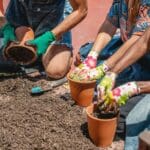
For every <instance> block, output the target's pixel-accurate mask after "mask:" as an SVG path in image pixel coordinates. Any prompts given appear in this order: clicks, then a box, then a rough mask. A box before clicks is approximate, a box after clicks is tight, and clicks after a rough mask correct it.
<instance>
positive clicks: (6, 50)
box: [4, 41, 37, 65]
mask: <svg viewBox="0 0 150 150" xmlns="http://www.w3.org/2000/svg"><path fill="white" fill-rule="evenodd" d="M11 43H12V44H14V45H11ZM11 43H10V44H9V45H8V46H7V47H6V48H5V50H4V52H5V54H4V55H7V56H8V57H10V56H9V53H8V49H9V48H22V47H24V48H26V49H28V48H29V49H30V50H31V51H32V53H34V54H35V55H34V57H33V58H32V59H31V60H30V61H28V62H21V61H16V62H17V63H22V64H24V65H28V64H31V63H33V62H34V61H35V60H36V59H37V55H36V52H35V51H34V48H33V47H32V46H28V45H19V43H17V42H13V41H12V42H11ZM14 61H15V60H14Z"/></svg>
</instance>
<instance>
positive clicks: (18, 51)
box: [4, 26, 37, 65]
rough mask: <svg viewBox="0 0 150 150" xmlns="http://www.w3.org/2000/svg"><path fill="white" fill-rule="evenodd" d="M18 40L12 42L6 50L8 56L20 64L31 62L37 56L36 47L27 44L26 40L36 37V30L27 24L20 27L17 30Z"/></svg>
mask: <svg viewBox="0 0 150 150" xmlns="http://www.w3.org/2000/svg"><path fill="white" fill-rule="evenodd" d="M15 33H16V37H17V42H10V43H9V45H8V46H7V47H6V49H5V50H4V54H5V56H6V57H8V58H10V59H12V60H13V61H15V62H16V63H19V64H26V65H27V64H31V63H33V62H34V61H35V60H36V58H37V55H36V50H35V47H33V46H29V45H26V41H28V40H33V39H34V32H33V30H32V29H31V28H29V27H26V26H21V27H18V28H17V29H16V30H15Z"/></svg>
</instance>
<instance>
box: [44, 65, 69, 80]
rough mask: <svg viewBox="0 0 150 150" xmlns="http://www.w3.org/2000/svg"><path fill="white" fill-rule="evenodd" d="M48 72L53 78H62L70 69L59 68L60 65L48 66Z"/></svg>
mask: <svg viewBox="0 0 150 150" xmlns="http://www.w3.org/2000/svg"><path fill="white" fill-rule="evenodd" d="M45 71H46V74H47V76H48V77H50V78H53V79H61V78H63V77H64V76H65V75H66V74H67V72H68V71H69V69H66V68H58V67H54V68H53V67H47V68H46V69H45Z"/></svg>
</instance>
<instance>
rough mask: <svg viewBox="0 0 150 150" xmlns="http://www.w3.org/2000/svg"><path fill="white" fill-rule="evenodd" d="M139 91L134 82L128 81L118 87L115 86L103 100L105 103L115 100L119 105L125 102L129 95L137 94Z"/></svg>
mask: <svg viewBox="0 0 150 150" xmlns="http://www.w3.org/2000/svg"><path fill="white" fill-rule="evenodd" d="M139 93H140V88H139V87H138V86H137V84H136V82H128V83H126V84H123V85H121V86H119V87H116V88H115V89H113V90H112V91H109V92H108V93H107V96H106V97H105V102H106V104H111V103H112V102H115V103H117V104H119V105H120V106H121V105H124V104H126V102H127V100H128V99H129V98H130V97H132V96H134V95H138V94H139Z"/></svg>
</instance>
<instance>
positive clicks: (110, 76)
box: [97, 72, 117, 100]
mask: <svg viewBox="0 0 150 150" xmlns="http://www.w3.org/2000/svg"><path fill="white" fill-rule="evenodd" d="M116 76H117V75H116V74H115V73H113V72H107V73H106V75H105V76H104V78H103V79H102V80H101V81H100V83H99V84H98V86H97V94H98V99H101V100H104V98H105V96H106V94H107V93H108V92H109V91H111V90H112V89H113V87H114V85H115V80H116Z"/></svg>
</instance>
